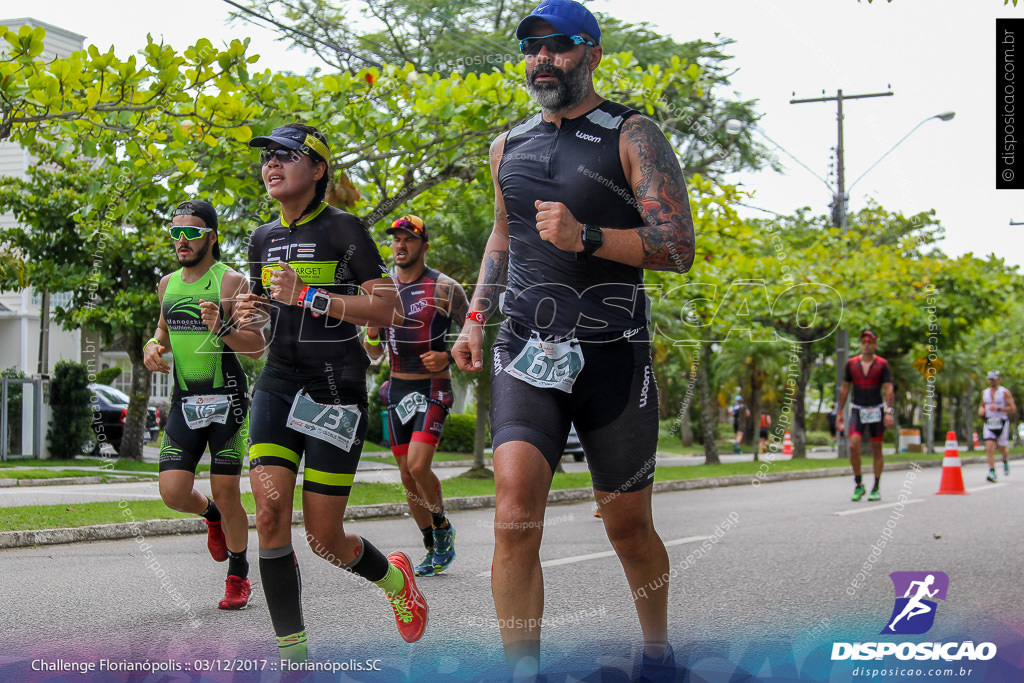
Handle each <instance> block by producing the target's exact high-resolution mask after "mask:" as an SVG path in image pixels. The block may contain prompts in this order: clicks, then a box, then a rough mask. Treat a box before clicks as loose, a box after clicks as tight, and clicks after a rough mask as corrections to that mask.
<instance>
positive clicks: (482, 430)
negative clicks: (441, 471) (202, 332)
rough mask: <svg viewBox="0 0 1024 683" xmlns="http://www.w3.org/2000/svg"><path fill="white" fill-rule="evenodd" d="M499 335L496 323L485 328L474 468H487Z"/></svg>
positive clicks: (479, 377) (474, 444)
mask: <svg viewBox="0 0 1024 683" xmlns="http://www.w3.org/2000/svg"><path fill="white" fill-rule="evenodd" d="M497 336H498V328H497V326H496V325H492V326H491V327H485V328H484V342H483V353H482V354H481V360H483V368H482V369H481V370H480V373H479V376H478V379H477V381H476V434H475V435H474V438H473V469H485V468H486V467H487V464H486V463H485V462H484V448H485V447H486V441H487V424H488V422H489V421H490V419H491V416H490V412H491V362H492V361H491V358H492V356H491V347H492V346H493V345H494V340H495V339H496V338H497Z"/></svg>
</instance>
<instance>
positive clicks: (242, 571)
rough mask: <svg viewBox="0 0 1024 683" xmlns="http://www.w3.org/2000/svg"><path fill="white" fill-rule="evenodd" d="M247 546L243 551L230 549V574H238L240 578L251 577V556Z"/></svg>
mask: <svg viewBox="0 0 1024 683" xmlns="http://www.w3.org/2000/svg"><path fill="white" fill-rule="evenodd" d="M246 550H247V549H245V548H243V549H242V551H241V552H238V553H233V552H231V551H230V550H229V551H228V576H237V577H238V578H240V579H247V578H249V558H247V557H246V556H245V555H246Z"/></svg>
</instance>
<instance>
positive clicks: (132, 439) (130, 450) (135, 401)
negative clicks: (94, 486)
mask: <svg viewBox="0 0 1024 683" xmlns="http://www.w3.org/2000/svg"><path fill="white" fill-rule="evenodd" d="M128 358H129V359H130V360H131V362H132V386H131V391H130V392H129V396H130V398H131V401H130V402H129V403H128V415H127V417H126V418H125V423H124V435H123V436H122V437H121V449H120V451H119V452H118V455H119V457H121V458H124V459H126V460H142V445H143V443H144V442H145V439H146V413H147V410H148V406H149V389H150V374H149V370H147V369H146V366H145V364H144V363H143V361H142V335H141V334H130V335H128Z"/></svg>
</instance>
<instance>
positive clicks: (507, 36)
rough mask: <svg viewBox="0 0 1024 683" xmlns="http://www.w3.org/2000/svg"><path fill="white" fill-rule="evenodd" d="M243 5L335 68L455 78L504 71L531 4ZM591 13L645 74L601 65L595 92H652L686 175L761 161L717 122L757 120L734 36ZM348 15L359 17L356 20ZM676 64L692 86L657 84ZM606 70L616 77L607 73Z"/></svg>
mask: <svg viewBox="0 0 1024 683" xmlns="http://www.w3.org/2000/svg"><path fill="white" fill-rule="evenodd" d="M241 4H242V5H243V6H245V7H246V8H247V10H248V11H239V12H236V13H235V16H237V17H239V18H241V19H244V20H249V21H254V22H258V23H264V22H265V20H267V19H269V20H271V21H274V22H275V23H276V24H277V27H278V28H279V29H280V33H281V39H282V40H284V41H285V42H289V43H291V44H292V45H295V46H298V47H301V48H304V49H307V50H310V51H312V52H313V53H314V54H316V55H317V56H318V57H319V58H320V59H321V60H323V62H324V63H325V64H326V65H328V66H329V67H330V68H331V69H332V70H338V71H349V72H352V71H356V72H358V71H360V70H361V69H365V68H368V67H374V66H376V67H380V66H381V65H383V64H410V65H412V66H413V68H414V70H415V71H417V72H419V73H432V72H437V73H439V74H442V75H448V74H453V75H454V74H459V75H462V76H468V74H470V73H476V74H478V75H480V76H483V75H485V74H488V73H499V74H505V75H508V74H509V72H508V70H507V67H509V66H512V65H516V64H520V63H521V61H522V55H521V54H519V51H518V45H517V41H516V40H515V31H516V27H517V26H518V24H519V21H520V20H521V19H522V18H523V17H525V16H527V15H528V14H529V13H530V11H531V10H533V8H534V7H536V5H537V3H536V2H535V0H491V1H489V2H476V1H474V0H453V1H452V2H446V3H442V4H437V3H432V4H431V3H422V2H419V1H418V0H360V1H358V2H355V1H349V2H343V3H338V2H336V1H334V0H248V2H243V3H241ZM591 9H592V10H593V9H594V8H593V7H591ZM257 15H259V17H263V18H262V19H261V18H258V17H257ZM596 16H597V18H598V21H599V23H600V25H601V41H602V47H603V48H604V53H605V55H606V56H609V55H612V54H616V53H619V52H627V53H629V54H630V58H631V59H632V60H634V61H635V63H636V64H637V65H639V67H640V69H641V70H643V71H645V72H647V73H648V75H649V77H648V79H646V80H644V81H641V82H639V83H638V82H637V81H636V80H635V79H632V78H630V79H628V80H627V81H625V82H622V83H618V82H616V80H615V79H614V78H611V79H609V78H607V77H603V74H607V73H608V72H609V70H608V69H607V67H606V66H601V67H599V68H598V72H597V76H598V78H599V79H602V78H603V82H602V80H599V82H598V88H597V91H598V92H599V93H601V94H602V95H604V96H606V97H608V98H609V99H613V100H619V101H627V102H636V101H637V100H638V99H641V98H638V96H637V90H638V86H639V89H640V90H649V91H650V93H649V94H648V95H647V96H645V97H644V98H642V99H643V100H644V101H643V104H644V106H643V111H644V112H645V113H646V114H648V115H649V116H651V117H652V118H654V119H655V120H656V121H658V122H659V123H660V124H661V125H662V128H663V130H665V132H666V134H668V135H669V137H670V139H672V140H673V141H674V142H675V143H676V144H677V145H678V146H679V149H680V151H681V160H682V164H683V168H684V171H685V172H686V173H687V175H690V174H693V173H703V174H705V175H711V176H717V175H719V174H720V173H722V172H725V171H732V170H739V169H740V168H751V169H753V168H760V167H762V166H764V164H765V163H766V162H767V161H768V160H769V157H770V155H769V153H768V151H767V149H766V148H765V147H764V146H763V144H762V143H760V142H758V141H756V140H754V139H753V138H752V137H751V135H752V133H751V132H750V130H745V131H744V132H742V133H741V134H740V135H738V136H731V135H728V134H727V133H726V132H725V130H724V127H723V124H724V123H725V121H727V120H729V119H738V120H740V121H743V122H745V123H753V122H754V121H755V120H756V119H757V113H756V111H755V109H754V107H755V105H756V102H755V101H753V100H740V99H736V97H735V94H734V93H733V91H732V89H731V86H730V83H729V76H730V74H731V72H732V70H733V69H732V67H731V66H730V65H729V63H728V62H729V59H730V56H729V55H728V54H727V52H726V50H727V49H728V46H729V45H730V44H731V43H732V41H731V40H729V39H726V38H717V39H716V40H715V41H714V42H709V41H704V40H695V41H690V42H686V43H678V42H676V41H674V40H672V39H671V38H669V37H667V36H664V35H660V34H658V33H657V32H656V31H655V30H654V29H653V28H652V27H651V26H650V25H648V24H646V23H640V24H634V23H630V22H624V21H621V20H618V19H615V18H614V17H610V16H607V15H604V14H602V13H601V12H596ZM355 17H359V19H360V20H358V21H353V19H354V18H355ZM679 65H681V66H682V67H683V68H685V69H687V72H688V75H690V76H691V77H692V78H693V79H694V81H695V83H696V85H697V87H689V86H687V85H686V84H681V85H680V86H679V87H677V86H672V87H668V88H664V89H661V88H656V82H657V77H658V74H659V71H660V70H661V69H663V68H665V67H666V66H671V67H673V68H677V67H678V66H679ZM611 73H612V75H614V70H612V71H611ZM522 77H523V75H522V73H521V71H516V72H515V74H514V76H513V78H514V80H515V81H518V82H522ZM532 108H533V107H532V104H531V110H532ZM399 111H400V110H399Z"/></svg>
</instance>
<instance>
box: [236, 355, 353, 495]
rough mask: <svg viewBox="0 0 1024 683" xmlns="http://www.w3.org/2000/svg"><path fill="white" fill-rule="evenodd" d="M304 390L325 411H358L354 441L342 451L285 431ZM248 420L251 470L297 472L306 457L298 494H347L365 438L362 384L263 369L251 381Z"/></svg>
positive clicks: (326, 442) (267, 367)
mask: <svg viewBox="0 0 1024 683" xmlns="http://www.w3.org/2000/svg"><path fill="white" fill-rule="evenodd" d="M303 388H305V390H306V393H307V394H309V397H310V398H311V399H312V400H314V401H316V402H317V403H321V404H324V405H325V406H326V405H351V406H355V407H356V409H357V410H358V412H359V421H358V424H357V427H356V434H355V437H356V438H355V440H354V441H353V443H352V445H351V447H350V448H349V449H348V450H347V451H346V450H343V449H342V448H341V447H340V446H338V445H336V444H335V443H332V442H329V441H325V440H323V439H322V438H319V437H317V436H316V435H314V434H310V433H305V432H301V431H297V430H295V429H292V428H290V427H288V424H287V423H288V414H289V412H291V407H292V403H293V402H294V401H295V396H296V394H297V393H298V392H299V391H300V390H301V389H303ZM250 415H251V417H252V428H251V430H250V435H251V442H252V445H250V446H249V467H250V469H252V468H256V467H261V466H264V465H278V466H280V467H287V468H288V469H290V470H291V471H292V472H295V473H298V471H299V463H300V462H301V461H302V457H303V455H305V457H306V465H305V469H304V470H303V474H302V476H303V483H302V488H303V490H306V491H312V492H313V493H322V494H324V495H328V496H347V495H349V492H350V491H351V489H352V482H353V481H354V479H355V473H356V468H357V467H358V466H359V456H360V455H361V454H362V451H363V441H364V439H365V437H366V428H367V411H366V384H365V383H363V382H341V381H338V380H337V379H336V378H333V377H331V378H327V377H324V376H323V375H316V376H314V375H304V374H298V373H294V372H288V371H285V370H282V369H280V368H274V367H271V366H269V365H268V366H266V367H264V368H263V372H262V373H261V374H260V378H259V379H258V380H257V381H256V387H255V391H254V392H253V398H252V410H251V411H250Z"/></svg>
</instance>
